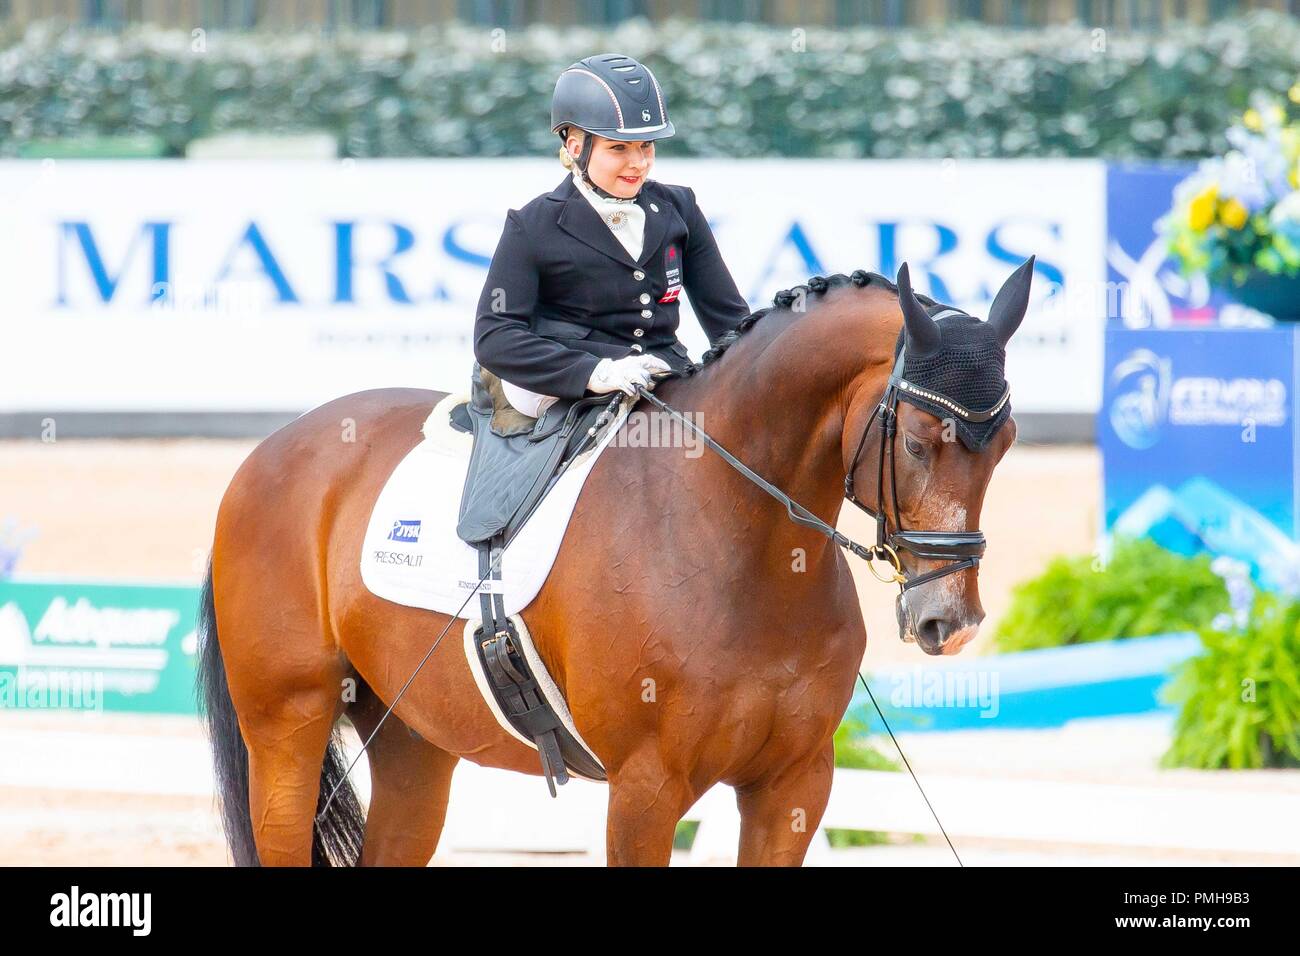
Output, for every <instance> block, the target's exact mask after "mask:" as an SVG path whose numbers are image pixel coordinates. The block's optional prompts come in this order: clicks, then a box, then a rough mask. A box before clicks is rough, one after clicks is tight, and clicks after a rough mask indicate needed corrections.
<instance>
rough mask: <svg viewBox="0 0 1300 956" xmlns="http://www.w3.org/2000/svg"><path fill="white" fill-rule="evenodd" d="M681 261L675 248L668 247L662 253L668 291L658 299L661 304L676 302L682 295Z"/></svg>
mask: <svg viewBox="0 0 1300 956" xmlns="http://www.w3.org/2000/svg"><path fill="white" fill-rule="evenodd" d="M681 266H682V261H681V257H680V256H679V255H678V254H677V247H676V246H669V247H668V251H667V252H665V253H664V277H665V278H666V279H667V280H668V291H667V292H665V293H664V294H663V296H662V297H661V298H660V299H659V301H660V302H661V303H669V302H676V301H677V297H678V296H680V295H681V294H682V268H681Z"/></svg>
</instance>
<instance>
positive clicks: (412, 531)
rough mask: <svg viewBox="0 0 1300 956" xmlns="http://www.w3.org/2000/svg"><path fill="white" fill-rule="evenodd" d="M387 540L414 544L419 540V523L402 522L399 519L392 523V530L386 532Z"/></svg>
mask: <svg viewBox="0 0 1300 956" xmlns="http://www.w3.org/2000/svg"><path fill="white" fill-rule="evenodd" d="M388 540H389V541H401V542H403V543H405V544H416V543H417V542H419V540H420V522H418V521H402V520H401V519H398V520H397V521H394V522H393V530H392V531H390V532H388Z"/></svg>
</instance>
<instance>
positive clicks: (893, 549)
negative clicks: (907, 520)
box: [637, 310, 1011, 595]
mask: <svg viewBox="0 0 1300 956" xmlns="http://www.w3.org/2000/svg"><path fill="white" fill-rule="evenodd" d="M953 311H955V310H953ZM906 352H907V349H906V347H904V348H903V349H900V350H899V353H898V357H897V359H896V360H895V362H894V370H893V373H892V374H891V375H890V376H889V382H888V384H887V385H886V387H885V394H884V396H883V397H882V398H881V399H880V403H879V404H878V405H877V406H876V407H875V409H874V410H873V411H872V412H871V417H870V418H869V419H867V424H866V427H865V428H863V430H862V438H861V439H860V440H859V441H858V447H857V450H856V451H855V452H854V453H853V460H852V461H851V462H850V463H849V470H848V473H847V474H846V475H845V476H844V497H845V498H846V499H848V500H849V501H851V502H852V503H853V504H855V505H857V506H858V507H859V508H861V509H862V510H863V511H865V512H866V513H867V514H869V515H870V516H871V517H872V518H873V519H875V522H876V543H875V544H870V545H865V544H859V543H858V542H856V541H854V540H853V539H852V538H850V537H849V536H848V535H845V534H842V533H840V532H839V531H837V530H836V529H835V528H834V527H832V526H831V525H829V524H827V523H826V522H825V521H823V520H822V519H821V518H819V517H817V516H816V515H815V514H813V513H812V512H811V511H809V510H808V509H807V508H805V507H804V506H803V505H801V504H799V502H797V501H795V500H794V499H793V498H791V497H790V496H789V495H787V494H786V493H785V492H784V491H782V490H781V489H780V488H778V487H777V486H776V485H774V484H772V483H771V482H770V481H768V480H767V479H766V478H764V477H763V476H762V475H759V474H758V473H757V472H755V471H754V470H753V469H752V468H750V467H749V466H748V465H746V464H745V463H744V462H742V461H741V460H740V459H739V458H737V457H736V456H735V455H733V454H732V453H731V452H729V451H727V449H725V448H723V447H722V446H721V445H719V444H718V443H717V442H716V441H714V439H713V437H712V436H711V435H709V434H708V433H707V432H705V431H704V430H703V429H702V428H700V427H699V426H698V425H696V424H695V423H694V422H691V421H688V420H687V419H686V418H685V416H683V415H682V414H681V413H680V412H678V411H677V410H676V409H674V408H672V407H671V406H670V405H668V404H667V403H666V402H664V401H663V400H662V399H659V398H657V397H655V395H654V394H653V393H652V392H650V391H649V390H647V389H646V388H645V387H643V386H638V387H637V392H638V394H639V395H640V396H641V397H642V398H644V399H646V400H647V401H649V402H650V403H651V404H652V405H655V406H657V407H658V408H660V409H661V410H663V411H665V412H667V413H668V414H669V415H670V416H671V417H673V418H675V419H676V420H677V421H679V422H681V423H682V424H684V425H688V426H690V428H691V430H692V431H693V432H695V434H696V435H698V436H699V437H700V439H701V440H702V441H703V442H704V443H705V444H706V445H708V446H709V447H710V448H712V449H713V450H714V451H715V452H717V453H718V455H719V456H721V458H722V459H723V461H725V462H726V463H727V464H729V465H730V466H731V467H732V468H734V469H736V471H738V472H740V473H741V474H742V475H744V476H745V477H746V478H748V479H749V480H750V481H752V482H753V483H754V484H755V485H757V486H758V487H759V488H762V489H763V490H764V491H765V492H767V493H768V494H769V495H771V496H772V497H773V498H775V499H776V500H777V501H779V502H781V504H783V505H785V510H786V515H787V516H788V517H789V518H790V520H791V521H793V522H794V523H795V524H799V525H802V526H804V527H805V528H811V529H813V530H814V531H816V532H818V533H820V534H823V535H825V536H826V537H828V538H830V539H831V540H832V541H834V542H835V543H836V544H837V545H839V546H840V547H841V548H844V549H845V550H846V551H850V552H852V553H853V554H855V555H857V556H858V557H859V558H862V559H863V560H864V561H866V562H868V567H869V568H870V569H871V574H872V576H873V577H875V578H876V580H878V581H881V582H883V583H885V584H891V583H892V584H897V585H898V591H899V594H900V595H901V594H904V593H906V591H907V590H908V589H909V588H914V587H916V586H917V585H920V584H925V583H927V582H929V581H933V580H935V579H936V578H941V577H943V576H945V575H948V574H953V573H954V572H956V571H964V570H965V569H967V568H974V567H978V566H979V561H980V558H981V557H982V556H983V554H984V551H985V549H986V547H987V542H986V541H985V538H984V532H982V531H907V530H904V529H903V522H902V511H901V510H900V509H899V507H898V483H897V481H895V472H894V436H895V435H896V433H897V431H898V412H897V408H898V401H899V398H900V397H902V395H903V394H904V393H907V394H918V395H920V396H922V397H924V398H926V399H927V400H929V401H935V402H938V403H939V404H941V405H942V406H943V407H944V408H947V409H949V410H950V411H952V412H953V414H955V415H959V416H960V417H962V418H964V419H966V420H967V421H970V422H980V421H988V420H989V419H990V418H992V417H993V416H994V415H996V414H997V413H998V411H1000V410H1001V408H1002V406H1003V405H1005V404H1006V402H1007V399H1008V398H1010V396H1011V387H1010V386H1007V387H1006V388H1005V389H1003V392H1002V397H1001V398H999V399H998V400H997V402H995V403H994V404H993V406H992V407H991V408H988V409H985V410H983V411H970V410H968V409H966V408H964V407H963V406H961V405H959V404H958V403H957V402H954V401H953V400H952V399H950V398H947V397H946V396H943V395H939V394H937V393H935V392H930V391H928V390H926V389H922V388H920V387H919V386H916V385H914V384H913V383H911V382H909V381H907V380H906V379H904V378H903V358H904V355H905V354H906ZM877 416H879V417H880V429H881V442H880V458H879V461H878V465H877V483H876V508H875V510H874V511H873V510H872V509H871V508H868V507H867V506H866V505H865V504H863V503H862V502H861V501H860V500H859V499H858V497H857V495H855V494H854V492H853V473H854V471H856V470H857V467H858V459H859V458H860V457H861V456H862V449H863V448H864V447H866V443H867V436H868V435H870V434H871V426H872V425H873V424H874V423H875V421H876V418H877ZM886 456H888V458H889V484H890V490H891V492H892V497H893V501H894V528H895V529H896V530H894V531H893V532H892V533H891V532H890V531H889V529H888V527H887V519H888V516H889V512H888V510H887V507H886V504H885V480H884V479H885V458H886ZM899 551H908V552H911V553H912V554H914V555H916V556H917V557H918V558H925V559H928V560H934V561H944V560H946V561H948V562H949V563H948V564H947V565H945V566H943V567H939V568H935V569H933V570H931V571H927V572H925V573H924V574H916V575H909V574H908V573H907V572H906V571H905V570H904V569H903V563H902V560H901V559H900V558H899V556H898V552H899ZM877 560H881V561H885V562H887V563H888V564H889V565H890V567H889V569H888V571H887V573H886V574H884V575H882V574H880V573H879V572H878V571H877V570H876V565H875V563H874V562H875V561H877Z"/></svg>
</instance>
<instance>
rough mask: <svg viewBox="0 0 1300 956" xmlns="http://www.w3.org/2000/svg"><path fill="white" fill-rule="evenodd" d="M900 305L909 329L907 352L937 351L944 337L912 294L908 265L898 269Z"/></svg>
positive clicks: (919, 353)
mask: <svg viewBox="0 0 1300 956" xmlns="http://www.w3.org/2000/svg"><path fill="white" fill-rule="evenodd" d="M898 304H899V306H900V307H902V310H903V325H904V326H905V327H906V329H907V338H906V340H905V342H906V344H907V351H908V354H909V355H926V354H928V353H930V352H933V351H934V350H935V349H937V348H938V347H939V346H940V344H941V342H942V337H941V336H940V334H939V326H938V325H936V324H935V321H934V319H932V318H930V315H929V313H927V312H926V311H925V306H923V305H922V304H921V303H920V302H919V301H918V300H917V298H916V296H915V295H913V294H912V277H911V276H910V275H908V272H907V263H906V262H904V263H903V264H902V265H901V266H899V267H898Z"/></svg>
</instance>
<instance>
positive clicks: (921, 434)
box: [844, 257, 1034, 654]
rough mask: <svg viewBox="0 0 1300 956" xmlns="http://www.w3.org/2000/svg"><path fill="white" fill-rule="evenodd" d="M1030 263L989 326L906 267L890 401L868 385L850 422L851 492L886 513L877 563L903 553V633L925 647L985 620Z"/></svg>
mask: <svg viewBox="0 0 1300 956" xmlns="http://www.w3.org/2000/svg"><path fill="white" fill-rule="evenodd" d="M1033 265H1034V260H1033V258H1032V257H1031V258H1030V259H1029V261H1028V262H1026V263H1025V264H1024V265H1022V266H1021V267H1020V268H1019V269H1017V270H1016V272H1015V273H1013V274H1012V275H1011V277H1010V278H1008V279H1007V281H1006V282H1005V283H1003V285H1002V288H1001V289H1000V290H999V291H998V294H997V295H996V296H995V297H994V299H993V304H992V306H990V309H989V317H988V321H987V322H985V321H981V320H980V319H978V318H975V317H974V316H970V315H966V314H964V313H961V312H958V311H957V310H947V311H945V312H943V313H941V314H939V315H936V316H935V317H934V318H932V317H931V315H930V314H929V312H927V310H926V308H925V306H924V305H922V304H921V302H920V301H919V300H918V299H917V297H916V296H915V295H914V294H913V293H912V288H911V283H910V280H909V276H908V270H907V266H906V265H904V266H903V267H902V268H901V269H900V270H899V273H898V299H899V307H900V308H901V310H902V313H903V328H902V330H901V331H900V333H899V336H898V342H897V344H896V346H895V353H894V371H893V375H892V376H891V378H890V380H889V384H888V385H887V386H886V389H885V393H884V395H883V397H882V396H881V395H880V393H879V392H876V391H875V390H874V389H871V390H865V391H869V392H871V394H864V395H863V397H862V398H860V399H858V405H857V406H856V407H855V408H851V409H850V413H849V419H848V421H849V422H851V423H854V424H855V425H856V427H849V428H846V429H845V433H844V454H845V460H846V462H847V463H848V468H849V474H850V482H851V489H852V491H853V495H852V497H853V498H855V499H856V500H857V503H859V504H860V505H863V506H864V507H868V508H870V509H871V510H872V511H873V512H874V513H875V514H876V515H877V516H883V517H884V525H885V537H886V542H887V545H886V546H885V547H883V548H880V549H878V558H877V561H878V562H882V563H884V564H885V565H886V566H887V567H889V566H891V562H893V561H894V555H895V554H896V555H897V564H898V566H899V567H900V568H901V571H902V574H900V575H898V577H899V578H905V579H906V580H905V583H904V582H903V581H901V580H900V583H904V588H903V590H902V592H901V593H900V594H899V596H898V601H897V614H898V627H899V634H900V636H901V637H902V638H903V640H905V641H915V642H916V643H917V644H919V645H920V647H921V649H922V650H924V651H925V652H926V653H927V654H955V653H957V652H958V651H959V650H960V649H961V648H962V646H963V645H965V644H966V643H967V642H968V641H970V640H971V638H973V637H974V636H975V633H976V631H977V630H978V628H979V624H980V622H981V621H982V620H983V619H984V609H983V607H982V606H981V605H980V599H979V585H978V565H977V563H976V560H977V559H978V556H979V554H980V553H981V552H982V551H983V537H982V535H980V534H979V532H978V528H979V518H980V509H981V507H982V506H983V503H984V492H985V489H986V488H987V487H988V483H989V479H990V478H991V477H992V474H993V468H994V466H995V465H997V463H998V461H1000V460H1001V458H1002V456H1003V455H1004V454H1005V453H1006V450H1007V449H1008V448H1009V447H1010V446H1011V444H1012V443H1013V442H1014V441H1015V436H1016V425H1015V421H1014V420H1013V419H1012V418H1011V403H1010V400H1009V395H1008V388H1007V383H1006V380H1005V376H1004V364H1005V359H1006V343H1007V342H1008V340H1010V338H1011V336H1012V334H1013V333H1014V332H1015V331H1016V329H1017V328H1018V327H1019V326H1020V322H1021V320H1022V319H1023V318H1024V315H1025V309H1026V307H1027V306H1028V302H1029V285H1030V281H1031V279H1032V276H1033ZM873 412H874V415H873ZM891 423H892V426H891ZM868 430H869V431H868ZM882 492H883V493H882ZM879 520H880V519H879V517H878V518H877V521H878V522H879ZM973 559H976V560H973ZM945 572H946V573H945ZM932 575H933V576H932ZM923 577H924V580H918V579H920V578H923Z"/></svg>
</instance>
